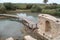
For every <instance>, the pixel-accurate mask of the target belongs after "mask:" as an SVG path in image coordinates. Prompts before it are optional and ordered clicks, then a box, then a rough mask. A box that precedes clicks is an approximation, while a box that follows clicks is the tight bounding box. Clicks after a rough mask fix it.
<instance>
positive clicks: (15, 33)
mask: <svg viewBox="0 0 60 40" xmlns="http://www.w3.org/2000/svg"><path fill="white" fill-rule="evenodd" d="M23 27H24V25H23V24H21V23H19V22H16V21H10V20H0V36H1V37H2V38H8V37H22V36H23V34H22V32H21V29H22V28H23Z"/></svg>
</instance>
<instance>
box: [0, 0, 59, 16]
mask: <svg viewBox="0 0 60 40" xmlns="http://www.w3.org/2000/svg"><path fill="white" fill-rule="evenodd" d="M46 2H47V0H46ZM46 2H44V3H45V4H20V3H0V13H7V12H8V11H16V10H19V11H20V10H22V11H23V10H30V11H31V12H37V13H38V12H39V13H45V14H51V15H57V16H59V17H60V5H59V4H57V3H52V4H46Z"/></svg>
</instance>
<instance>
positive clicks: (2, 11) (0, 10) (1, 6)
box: [0, 4, 6, 13]
mask: <svg viewBox="0 0 60 40" xmlns="http://www.w3.org/2000/svg"><path fill="white" fill-rule="evenodd" d="M0 13H6V8H5V7H4V5H3V4H2V5H0Z"/></svg>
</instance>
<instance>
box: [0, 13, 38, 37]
mask: <svg viewBox="0 0 60 40" xmlns="http://www.w3.org/2000/svg"><path fill="white" fill-rule="evenodd" d="M19 14H20V16H24V17H28V18H29V19H32V20H33V21H35V22H37V19H38V14H37V13H35V14H33V13H19ZM19 14H18V15H19ZM23 28H24V25H23V24H22V23H20V22H16V21H11V20H8V19H5V20H4V19H3V20H0V37H2V38H8V37H23V36H24V34H23V33H22V32H21V29H23Z"/></svg>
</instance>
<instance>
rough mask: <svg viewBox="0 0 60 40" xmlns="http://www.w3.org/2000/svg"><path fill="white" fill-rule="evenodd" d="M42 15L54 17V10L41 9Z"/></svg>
mask: <svg viewBox="0 0 60 40" xmlns="http://www.w3.org/2000/svg"><path fill="white" fill-rule="evenodd" d="M42 13H45V14H52V15H54V14H55V13H56V10H55V9H43V10H42Z"/></svg>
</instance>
